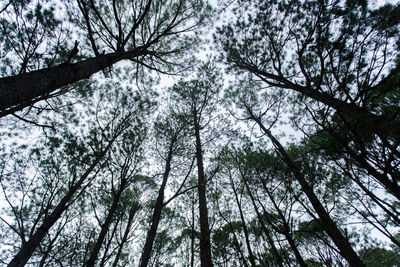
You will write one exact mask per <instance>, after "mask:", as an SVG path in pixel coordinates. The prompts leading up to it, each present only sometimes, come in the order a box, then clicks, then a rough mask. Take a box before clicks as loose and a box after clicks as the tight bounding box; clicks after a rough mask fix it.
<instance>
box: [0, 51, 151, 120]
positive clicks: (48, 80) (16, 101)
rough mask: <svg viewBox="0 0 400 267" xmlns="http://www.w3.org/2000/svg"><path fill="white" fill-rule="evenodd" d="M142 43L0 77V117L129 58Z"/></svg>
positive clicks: (137, 52)
mask: <svg viewBox="0 0 400 267" xmlns="http://www.w3.org/2000/svg"><path fill="white" fill-rule="evenodd" d="M146 53H147V50H146V48H145V47H139V48H137V49H135V50H132V51H128V52H116V53H110V54H106V55H99V56H96V57H93V58H89V59H86V60H83V61H81V62H78V63H73V64H69V63H63V64H60V65H58V66H55V67H50V68H46V69H40V70H36V71H32V72H28V73H25V74H21V75H16V76H11V77H5V78H0V117H3V116H5V115H8V114H10V113H12V112H15V111H18V110H21V109H23V108H24V107H27V106H29V105H31V104H33V103H35V102H36V101H37V100H41V99H46V98H48V97H49V95H50V94H51V93H52V92H54V91H55V90H57V89H59V88H61V87H62V86H66V85H69V84H72V83H74V82H77V81H80V80H83V79H87V78H89V77H90V76H91V75H93V74H95V73H97V72H99V71H101V70H103V69H105V68H107V67H109V66H111V65H113V64H114V63H116V62H118V61H120V60H123V59H129V58H135V57H138V56H143V55H145V54H146Z"/></svg>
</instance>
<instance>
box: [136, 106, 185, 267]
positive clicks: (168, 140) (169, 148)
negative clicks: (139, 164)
mask: <svg viewBox="0 0 400 267" xmlns="http://www.w3.org/2000/svg"><path fill="white" fill-rule="evenodd" d="M155 132H156V138H157V143H158V142H159V143H160V145H161V146H165V148H164V150H165V152H164V151H159V153H163V152H164V153H166V154H165V155H162V156H161V157H162V159H163V161H165V167H164V172H163V175H162V182H161V185H160V188H159V190H158V196H157V199H156V201H155V205H154V209H153V216H152V219H151V225H150V228H149V230H148V232H147V236H146V241H145V244H144V248H143V252H142V255H141V257H140V266H141V267H146V266H147V264H148V262H149V260H150V256H151V251H152V248H153V243H154V240H155V238H156V234H157V229H158V224H159V222H160V220H161V212H162V209H163V207H164V204H165V203H164V192H165V188H166V185H167V181H168V178H169V175H170V173H171V168H174V166H173V165H172V164H173V163H174V158H175V157H177V156H179V155H180V154H181V153H182V151H184V150H185V149H184V145H185V142H184V139H185V136H186V135H187V133H186V132H187V125H186V123H185V120H184V118H182V116H181V115H180V114H175V113H174V112H173V111H170V115H169V116H168V117H162V116H160V117H159V119H158V122H157V123H155ZM162 141H163V142H165V143H161V142H162ZM160 150H161V149H160ZM190 171H191V170H190ZM190 171H189V172H190ZM184 182H185V181H184Z"/></svg>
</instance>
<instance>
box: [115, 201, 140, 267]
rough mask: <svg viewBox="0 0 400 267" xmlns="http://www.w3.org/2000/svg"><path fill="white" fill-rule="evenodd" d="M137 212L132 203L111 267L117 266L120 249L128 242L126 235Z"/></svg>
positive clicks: (135, 206) (134, 204)
mask: <svg viewBox="0 0 400 267" xmlns="http://www.w3.org/2000/svg"><path fill="white" fill-rule="evenodd" d="M137 210H138V206H137V205H136V203H132V206H131V208H130V210H129V216H128V222H127V223H126V227H125V231H124V236H123V237H122V240H121V243H120V244H119V246H118V251H117V254H116V255H115V259H114V262H113V265H112V266H113V267H117V266H118V261H119V258H120V256H121V253H122V249H123V248H124V245H125V243H126V242H127V241H128V235H129V232H130V228H131V226H132V223H133V218H134V217H135V214H136V212H137Z"/></svg>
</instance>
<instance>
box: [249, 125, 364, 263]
mask: <svg viewBox="0 0 400 267" xmlns="http://www.w3.org/2000/svg"><path fill="white" fill-rule="evenodd" d="M253 119H254V120H255V121H256V122H257V124H258V125H259V126H260V128H261V129H262V131H263V132H264V133H265V134H266V135H267V136H268V137H269V139H271V141H272V143H273V145H274V147H275V149H276V150H277V152H278V153H279V155H280V156H281V158H282V160H283V161H284V162H285V163H286V165H287V166H288V167H289V168H290V170H291V171H292V173H293V175H294V177H295V178H296V180H297V181H298V182H299V184H300V186H301V189H302V191H303V192H304V193H305V194H306V196H307V198H308V199H309V201H310V202H311V205H312V206H313V208H314V210H315V211H316V212H317V214H318V217H319V219H320V222H321V225H322V227H323V228H324V230H325V231H326V233H327V234H328V235H329V237H330V238H331V239H332V241H333V243H335V245H336V247H337V248H338V249H339V251H340V254H341V255H342V256H343V257H344V258H345V259H346V260H347V261H348V263H349V264H350V266H357V267H359V266H366V265H365V264H364V263H363V262H362V261H361V259H360V257H358V255H357V253H356V252H355V251H354V250H353V248H352V247H351V245H350V244H349V242H348V240H347V239H346V238H345V237H344V236H343V234H342V233H341V232H340V230H339V228H338V227H337V225H336V224H335V222H334V221H333V220H332V218H331V217H330V216H329V214H328V213H327V211H326V210H325V208H324V206H323V205H322V204H321V202H320V201H319V200H318V198H317V196H316V195H315V194H314V191H313V190H312V188H311V187H310V185H309V184H308V182H307V181H306V179H305V178H304V177H303V175H302V174H301V172H300V170H299V169H298V167H297V166H296V164H295V163H294V162H293V161H292V159H291V158H290V156H289V155H288V154H287V152H286V150H285V149H284V147H283V146H282V145H281V143H279V141H278V140H277V139H276V138H275V137H274V136H273V135H272V134H271V132H270V131H269V130H268V129H266V128H265V126H264V125H263V124H262V123H261V121H260V120H259V119H257V118H255V117H253Z"/></svg>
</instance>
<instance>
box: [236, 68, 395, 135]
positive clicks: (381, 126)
mask: <svg viewBox="0 0 400 267" xmlns="http://www.w3.org/2000/svg"><path fill="white" fill-rule="evenodd" d="M243 68H244V69H247V70H248V71H250V72H253V73H254V74H256V75H257V76H259V77H260V78H261V79H263V80H265V81H266V82H267V79H271V80H275V81H277V82H279V83H281V85H280V86H279V87H280V88H282V89H289V90H293V91H296V92H298V93H300V94H302V95H305V96H307V97H309V98H312V99H314V100H316V101H318V102H321V103H323V104H325V105H326V106H328V107H331V108H333V109H335V110H336V111H338V112H340V113H342V114H345V115H347V116H349V117H350V118H353V119H355V120H357V121H359V122H361V123H363V124H364V125H365V126H367V127H369V128H371V129H373V130H374V131H375V132H377V133H387V134H389V135H392V136H395V137H400V121H398V120H390V119H388V118H385V117H383V116H379V115H375V114H373V113H371V112H369V111H368V110H366V109H364V108H360V107H359V106H357V105H356V104H352V103H351V104H350V103H347V102H345V101H343V100H340V99H337V98H335V97H333V96H331V95H329V94H327V93H324V92H319V91H317V90H314V89H312V88H310V87H307V86H301V85H299V84H295V83H292V82H290V81H289V80H287V79H285V78H284V77H281V76H277V75H274V74H271V73H268V72H265V71H261V70H259V69H257V68H254V67H251V66H244V67H243Z"/></svg>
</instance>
